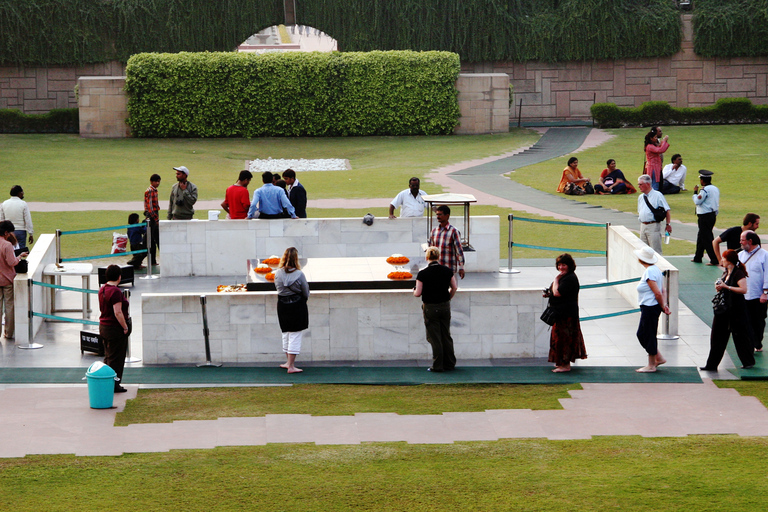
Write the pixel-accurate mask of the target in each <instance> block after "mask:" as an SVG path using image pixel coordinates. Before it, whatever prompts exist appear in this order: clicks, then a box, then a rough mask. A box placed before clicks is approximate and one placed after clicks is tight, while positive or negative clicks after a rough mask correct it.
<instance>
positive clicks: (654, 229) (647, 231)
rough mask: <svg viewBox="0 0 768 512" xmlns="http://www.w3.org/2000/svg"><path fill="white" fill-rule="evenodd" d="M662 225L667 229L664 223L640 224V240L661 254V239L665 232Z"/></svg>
mask: <svg viewBox="0 0 768 512" xmlns="http://www.w3.org/2000/svg"><path fill="white" fill-rule="evenodd" d="M662 225H664V226H665V227H666V224H665V223H662V222H654V223H653V224H642V223H641V224H640V240H641V241H643V242H645V243H646V244H647V245H648V246H649V247H650V248H651V249H653V250H654V251H656V252H657V253H659V254H661V237H662V235H663V234H664V231H663V230H662V229H661V226H662Z"/></svg>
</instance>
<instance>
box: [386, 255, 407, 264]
mask: <svg viewBox="0 0 768 512" xmlns="http://www.w3.org/2000/svg"><path fill="white" fill-rule="evenodd" d="M409 261H411V260H409V259H408V257H406V256H395V255H392V256H390V257H389V258H387V263H389V264H390V265H405V264H406V263H408V262H409Z"/></svg>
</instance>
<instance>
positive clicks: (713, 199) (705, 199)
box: [691, 169, 720, 266]
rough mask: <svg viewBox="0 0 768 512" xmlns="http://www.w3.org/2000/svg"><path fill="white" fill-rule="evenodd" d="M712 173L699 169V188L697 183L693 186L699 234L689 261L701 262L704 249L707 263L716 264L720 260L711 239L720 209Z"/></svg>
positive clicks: (718, 193) (718, 196) (718, 191)
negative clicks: (694, 251)
mask: <svg viewBox="0 0 768 512" xmlns="http://www.w3.org/2000/svg"><path fill="white" fill-rule="evenodd" d="M712 174H713V173H712V171H708V170H706V169H702V170H700V171H699V182H700V183H701V188H699V186H698V185H696V186H695V187H693V204H695V205H696V216H697V217H698V218H699V234H698V235H697V236H696V253H695V254H694V255H693V259H692V260H691V261H692V262H694V263H701V262H702V261H701V258H702V257H703V256H704V251H707V256H708V257H709V263H708V265H713V266H718V265H719V264H720V262H719V261H717V255H716V254H715V249H714V248H713V247H712V241H713V240H714V239H715V237H714V235H713V234H712V229H714V227H715V221H716V220H717V212H718V210H719V209H720V190H719V189H718V188H717V187H716V186H714V185H713V184H712Z"/></svg>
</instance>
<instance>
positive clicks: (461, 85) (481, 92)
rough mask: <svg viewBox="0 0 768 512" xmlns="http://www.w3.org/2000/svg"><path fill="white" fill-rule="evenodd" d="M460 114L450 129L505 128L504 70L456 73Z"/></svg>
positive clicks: (480, 130) (467, 132) (506, 85)
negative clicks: (498, 71) (499, 71)
mask: <svg viewBox="0 0 768 512" xmlns="http://www.w3.org/2000/svg"><path fill="white" fill-rule="evenodd" d="M456 88H457V89H458V90H459V97H458V99H459V111H460V112H461V118H460V119H459V124H458V126H456V129H455V130H454V131H453V132H454V133H456V134H459V135H470V134H478V133H501V132H508V131H509V75H507V74H506V73H474V74H472V73H468V74H460V75H459V78H458V80H456Z"/></svg>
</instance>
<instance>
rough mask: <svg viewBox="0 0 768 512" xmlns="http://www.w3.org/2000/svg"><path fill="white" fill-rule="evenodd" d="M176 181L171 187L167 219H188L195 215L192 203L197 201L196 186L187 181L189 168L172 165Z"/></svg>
mask: <svg viewBox="0 0 768 512" xmlns="http://www.w3.org/2000/svg"><path fill="white" fill-rule="evenodd" d="M173 170H174V171H176V181H177V183H174V185H173V187H171V202H170V204H169V205H168V220H190V219H191V218H192V217H193V216H194V215H195V209H194V205H195V203H196V202H197V187H196V186H195V184H194V183H192V182H191V181H187V177H188V176H189V169H187V168H186V167H184V166H183V165H182V166H179V167H174V168H173Z"/></svg>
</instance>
